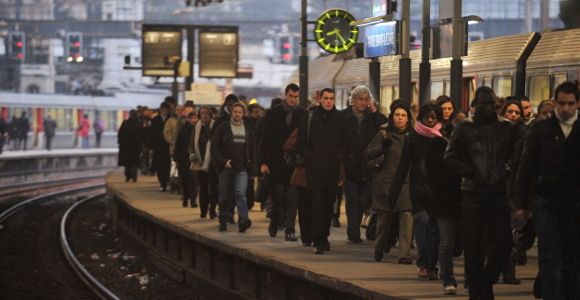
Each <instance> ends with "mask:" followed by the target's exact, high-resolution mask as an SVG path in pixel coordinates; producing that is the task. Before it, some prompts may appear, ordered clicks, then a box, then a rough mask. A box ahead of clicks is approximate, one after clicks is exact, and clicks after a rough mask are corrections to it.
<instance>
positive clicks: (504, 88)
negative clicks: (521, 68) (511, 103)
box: [492, 76, 512, 97]
mask: <svg viewBox="0 0 580 300" xmlns="http://www.w3.org/2000/svg"><path fill="white" fill-rule="evenodd" d="M492 88H493V91H494V92H495V94H496V96H498V97H507V96H510V95H511V94H512V77H511V76H493V84H492Z"/></svg>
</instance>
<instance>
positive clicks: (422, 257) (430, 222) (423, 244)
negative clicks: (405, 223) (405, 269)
mask: <svg viewBox="0 0 580 300" xmlns="http://www.w3.org/2000/svg"><path fill="white" fill-rule="evenodd" d="M413 219H414V222H415V226H414V227H413V230H414V232H415V240H416V241H417V252H418V254H419V257H418V258H417V267H419V268H425V269H428V270H434V269H435V267H436V266H437V258H438V256H439V255H438V253H437V251H438V248H439V246H438V245H437V244H438V240H439V238H438V232H437V220H436V219H435V218H431V217H430V216H429V214H428V213H427V212H426V211H424V210H422V211H419V212H417V213H416V214H415V215H414V216H413Z"/></svg>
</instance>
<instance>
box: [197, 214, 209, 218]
mask: <svg viewBox="0 0 580 300" xmlns="http://www.w3.org/2000/svg"><path fill="white" fill-rule="evenodd" d="M199 217H200V218H202V219H205V218H207V214H201V215H200V216H199Z"/></svg>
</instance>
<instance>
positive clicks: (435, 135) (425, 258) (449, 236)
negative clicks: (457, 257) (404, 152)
mask: <svg viewBox="0 0 580 300" xmlns="http://www.w3.org/2000/svg"><path fill="white" fill-rule="evenodd" d="M417 120H418V122H417V124H416V125H415V128H414V129H415V131H414V132H412V133H411V143H410V144H411V147H410V151H411V171H410V175H409V178H410V196H411V202H412V204H413V213H414V214H413V220H414V227H413V230H414V233H415V239H416V241H417V250H418V259H417V268H418V273H417V276H418V277H419V278H420V279H424V280H437V279H438V269H437V261H438V259H439V260H440V261H439V265H440V267H441V272H440V274H441V280H442V284H443V292H444V293H445V294H446V295H455V294H456V293H457V281H456V280H455V276H454V274H453V252H454V249H455V227H456V226H455V224H456V222H457V219H458V215H459V203H458V200H459V199H457V197H455V196H454V193H453V192H452V191H453V187H454V186H455V184H454V182H455V181H457V180H455V178H454V176H453V175H451V174H452V173H453V172H451V171H450V170H448V169H447V167H446V166H445V164H444V163H443V155H444V154H445V148H446V147H447V140H446V138H445V137H444V136H443V134H442V133H441V130H442V127H443V124H442V122H443V121H444V118H443V112H442V109H441V106H439V105H437V104H432V103H428V104H425V105H423V106H422V107H421V109H420V110H419V115H418V118H417ZM437 240H440V243H439V246H437Z"/></svg>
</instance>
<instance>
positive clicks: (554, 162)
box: [515, 82, 580, 300]
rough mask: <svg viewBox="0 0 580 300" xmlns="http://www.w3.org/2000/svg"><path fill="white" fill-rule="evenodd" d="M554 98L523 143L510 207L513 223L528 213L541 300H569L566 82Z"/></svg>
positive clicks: (570, 159)
mask: <svg viewBox="0 0 580 300" xmlns="http://www.w3.org/2000/svg"><path fill="white" fill-rule="evenodd" d="M555 94H556V109H555V111H554V113H555V114H554V116H552V117H550V118H549V119H547V120H541V121H538V122H536V124H535V125H533V126H532V128H531V131H530V132H529V135H528V138H527V140H526V143H525V146H524V151H523V155H522V158H521V162H520V166H519V171H518V179H517V188H518V192H517V194H518V201H517V203H516V205H515V207H516V209H517V210H516V219H517V220H518V221H519V222H522V221H523V220H524V219H525V218H527V217H528V213H529V211H530V210H533V216H534V223H535V229H536V234H537V236H538V253H539V254H538V258H539V264H540V281H541V290H542V297H543V299H570V300H571V299H580V256H579V253H580V221H579V220H580V171H579V170H580V157H579V154H580V121H578V111H577V109H576V106H577V104H578V103H579V98H580V96H579V93H578V87H577V86H576V85H575V84H573V83H571V82H565V83H562V84H561V85H559V86H558V87H557V88H556V93H555ZM531 190H534V191H535V193H536V195H537V198H536V199H532V196H531V195H530V191H531ZM534 200H535V201H534Z"/></svg>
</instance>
